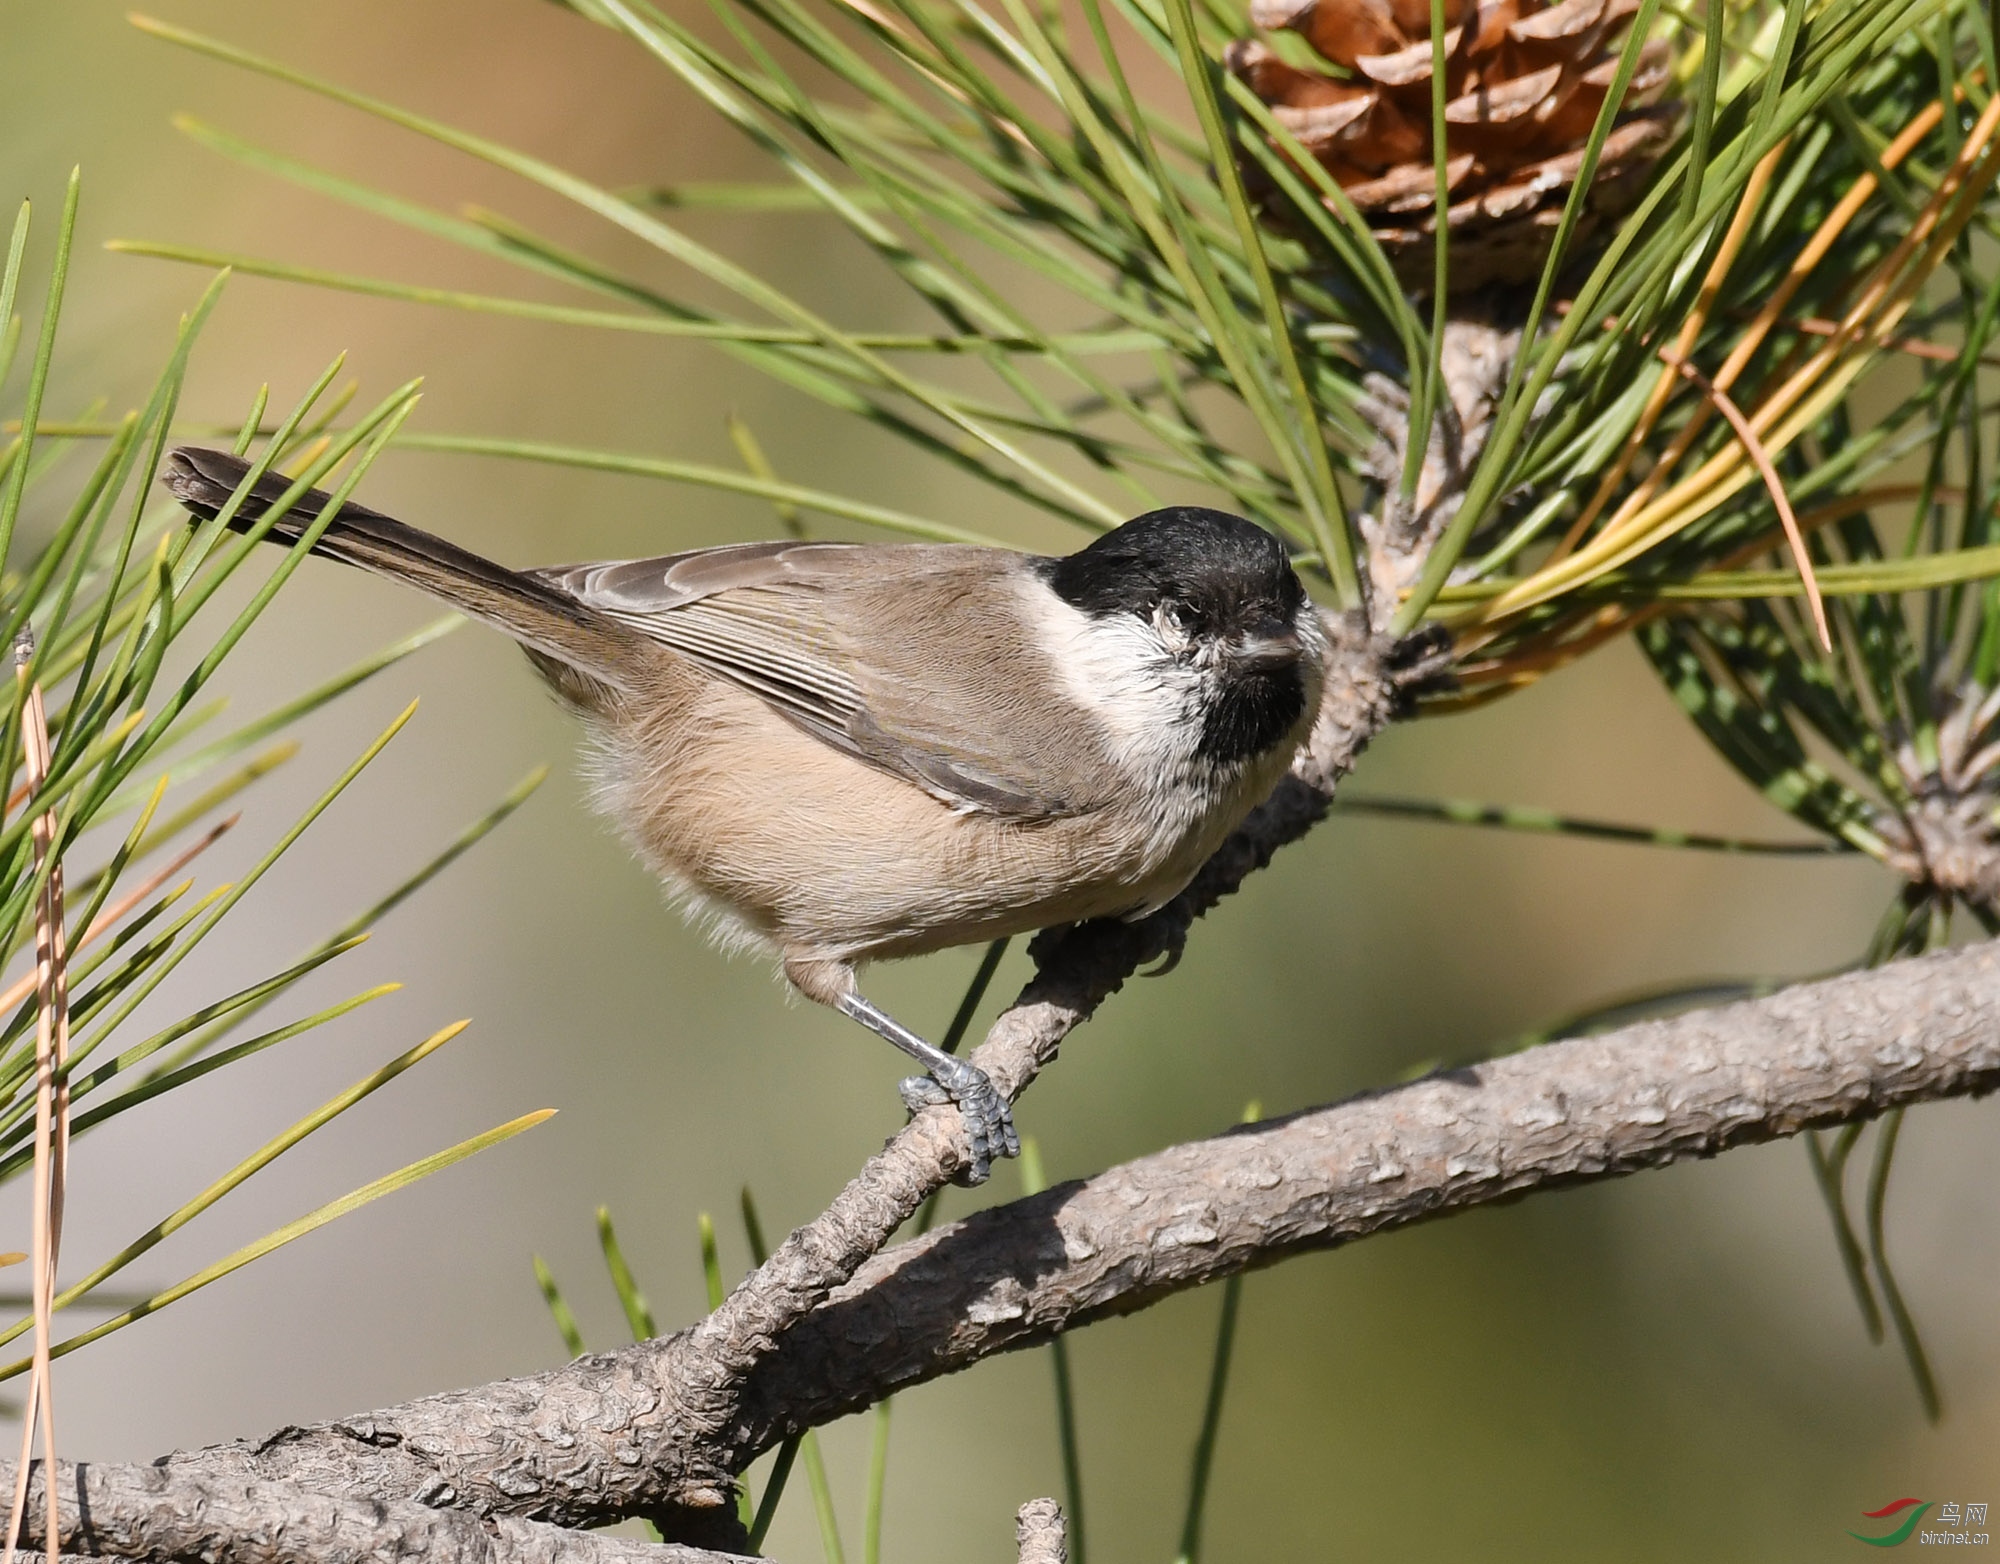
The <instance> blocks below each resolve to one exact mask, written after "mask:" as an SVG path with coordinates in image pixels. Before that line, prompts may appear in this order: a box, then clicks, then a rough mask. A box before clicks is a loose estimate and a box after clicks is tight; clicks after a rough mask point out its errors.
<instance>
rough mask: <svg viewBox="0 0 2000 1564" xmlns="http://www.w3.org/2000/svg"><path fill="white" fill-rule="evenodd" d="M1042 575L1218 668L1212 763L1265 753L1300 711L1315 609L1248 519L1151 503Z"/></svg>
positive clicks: (1059, 592) (1095, 610)
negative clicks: (1145, 626) (1134, 620)
mask: <svg viewBox="0 0 2000 1564" xmlns="http://www.w3.org/2000/svg"><path fill="white" fill-rule="evenodd" d="M1038 573H1039V574H1040V575H1041V577H1042V579H1043V580H1045V581H1046V582H1048V584H1049V587H1050V589H1051V590H1052V591H1054V593H1055V594H1056V596H1058V597H1059V598H1061V599H1062V600H1063V601H1064V602H1066V603H1068V604H1069V605H1070V606H1071V607H1072V608H1075V609H1077V610H1079V611H1080V612H1082V613H1085V614H1088V615H1089V616H1090V617H1091V618H1093V619H1106V618H1110V617H1111V616H1113V615H1117V614H1129V615H1131V616H1133V617H1135V618H1138V619H1141V620H1144V621H1146V622H1148V623H1149V624H1152V625H1154V626H1156V627H1158V628H1159V630H1160V631H1161V633H1162V635H1163V637H1166V638H1167V641H1168V644H1169V645H1171V646H1175V647H1178V648H1180V651H1179V654H1178V655H1180V656H1188V657H1193V658H1195V659H1197V660H1198V661H1200V662H1203V663H1206V664H1207V665H1208V666H1210V667H1211V668H1212V669H1213V675H1214V677H1215V678H1216V679H1217V680H1218V683H1217V684H1216V685H1215V686H1213V689H1214V696H1213V698H1212V700H1211V703H1210V704H1209V707H1208V710H1207V712H1206V713H1205V715H1204V720H1203V732H1202V742H1201V752H1202V753H1203V754H1204V755H1206V756H1207V757H1208V758H1210V759H1211V760H1216V761H1222V762H1231V761H1237V760H1242V759H1246V758H1248V757H1249V756H1251V755H1255V754H1260V753H1262V752H1263V751H1265V750H1267V749H1268V748H1270V746H1272V745H1273V744H1275V743H1277V742H1279V740H1280V739H1281V738H1282V737H1283V735H1285V734H1286V733H1288V732H1290V731H1291V730H1292V728H1293V726H1294V724H1296V723H1297V721H1298V720H1299V718H1300V717H1301V716H1302V715H1303V714H1304V711H1305V703H1306V680H1305V676H1304V671H1303V670H1302V668H1301V662H1302V660H1303V659H1304V658H1305V657H1306V656H1307V654H1308V640H1309V639H1313V640H1315V641H1316V634H1315V632H1314V631H1313V630H1312V629H1311V627H1310V626H1309V624H1308V623H1307V620H1308V617H1309V615H1310V613H1311V609H1310V605H1309V603H1308V600H1307V598H1306V590H1305V587H1304V586H1303V585H1301V584H1300V581H1299V578H1298V573H1297V572H1296V571H1294V570H1293V569H1292V564H1291V560H1290V559H1289V558H1288V557H1287V555H1286V553H1285V548H1284V545H1283V544H1282V543H1280V542H1279V541H1278V539H1277V538H1275V537H1273V536H1272V535H1271V534H1270V533H1268V532H1266V531H1265V530H1264V529H1263V528H1262V527H1259V526H1257V525H1256V524H1255V523H1253V522H1249V521H1245V520H1244V519H1243V518H1242V517H1241V516H1232V515H1230V514H1229V513H1228V512H1226V511H1219V510H1206V509H1203V508H1202V507H1200V506H1196V505H1176V506H1172V507H1170V508H1168V509H1166V510H1156V511H1148V512H1147V513H1146V514H1145V515H1143V516H1138V517H1135V518H1134V519H1133V520H1131V521H1128V522H1126V523H1125V525H1124V526H1122V527H1117V528H1114V529H1113V530H1112V531H1110V532H1107V533H1105V534H1104V536H1103V537H1101V538H1099V539H1097V540H1096V541H1095V542H1093V543H1091V544H1090V545H1089V546H1088V547H1086V548H1082V549H1079V550H1077V552H1076V553H1074V554H1069V555H1065V556H1063V557H1062V558H1060V559H1048V560H1042V561H1040V562H1038Z"/></svg>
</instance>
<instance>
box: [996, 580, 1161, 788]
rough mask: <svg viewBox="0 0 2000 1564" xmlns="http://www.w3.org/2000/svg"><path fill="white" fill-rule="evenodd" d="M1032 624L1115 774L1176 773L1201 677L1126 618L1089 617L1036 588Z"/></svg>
mask: <svg viewBox="0 0 2000 1564" xmlns="http://www.w3.org/2000/svg"><path fill="white" fill-rule="evenodd" d="M1031 590H1032V591H1033V592H1034V594H1035V598H1036V601H1035V603H1034V605H1033V612H1032V619H1033V622H1034V623H1035V624H1036V625H1037V626H1038V627H1039V629H1040V631H1041V637H1042V642H1043V644H1044V646H1046V647H1047V649H1048V652H1049V655H1050V657H1051V659H1052V660H1053V661H1054V664H1055V667H1056V669H1057V671H1058V673H1059V675H1060V677H1061V679H1062V682H1063V689H1064V693H1065V694H1066V695H1068V696H1069V698H1070V699H1071V700H1073V701H1075V702H1076V704H1077V705H1078V706H1080V707H1082V708H1083V709H1084V710H1085V711H1088V712H1089V713H1090V714H1091V715H1092V716H1094V717H1095V718H1097V720H1098V721H1099V723H1101V724H1102V725H1103V730H1104V734H1105V737H1106V738H1107V740H1108V741H1109V745H1110V749H1111V752H1112V755H1113V757H1114V758H1115V760H1116V761H1117V763H1118V765H1119V766H1120V767H1121V769H1124V770H1126V771H1128V772H1131V773H1133V774H1135V775H1137V776H1141V777H1146V778H1166V777H1170V776H1174V775H1176V774H1178V773H1180V772H1181V771H1182V770H1183V769H1184V768H1185V767H1186V766H1187V764H1188V763H1189V762H1190V761H1191V760H1192V759H1193V758H1194V751H1195V747H1196V746H1197V745H1198V744H1199V743H1200V740H1201V721H1200V717H1199V708H1200V702H1201V675H1200V673H1199V672H1198V671H1197V670H1195V669H1193V668H1191V667H1189V666H1188V665H1187V664H1186V663H1184V662H1182V661H1181V660H1179V659H1178V658H1176V657H1175V656H1174V654H1173V652H1172V650H1171V649H1170V648H1169V647H1168V646H1167V644H1166V642H1165V641H1164V640H1163V639H1162V638H1161V635H1160V633H1159V632H1158V631H1157V630H1156V629H1154V627H1153V626H1151V625H1149V624H1147V623H1146V622H1144V621H1143V620H1141V619H1139V618H1138V617H1137V616H1135V615H1132V614H1108V615H1106V616H1105V617H1103V618H1101V619H1096V618H1092V617H1091V616H1090V615H1088V614H1086V613H1084V612H1082V611H1081V610H1079V609H1076V608H1072V607H1071V606H1070V605H1069V604H1068V603H1065V602H1064V601H1063V600H1062V599H1061V598H1059V597H1057V596H1056V595H1055V593H1053V592H1051V591H1049V590H1048V589H1047V588H1046V587H1042V586H1040V585H1039V584H1037V585H1036V586H1035V587H1033V588H1031Z"/></svg>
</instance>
